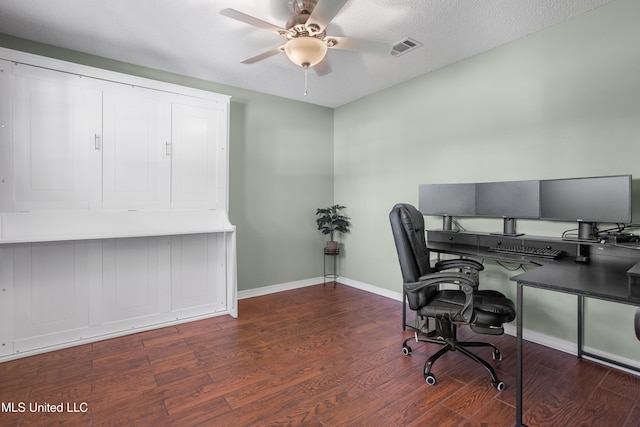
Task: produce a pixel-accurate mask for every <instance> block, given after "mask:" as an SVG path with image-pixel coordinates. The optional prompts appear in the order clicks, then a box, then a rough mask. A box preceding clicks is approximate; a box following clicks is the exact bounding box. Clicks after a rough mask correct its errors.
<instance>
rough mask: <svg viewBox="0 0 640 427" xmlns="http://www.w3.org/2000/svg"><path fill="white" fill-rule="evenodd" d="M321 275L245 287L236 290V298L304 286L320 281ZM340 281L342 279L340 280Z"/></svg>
mask: <svg viewBox="0 0 640 427" xmlns="http://www.w3.org/2000/svg"><path fill="white" fill-rule="evenodd" d="M322 280H323V278H322V277H315V278H311V279H305V280H298V281H296V282H289V283H281V284H279V285H271V286H265V287H262V288H255V289H247V290H246V291H238V299H239V300H241V299H245V298H253V297H259V296H262V295H269V294H275V293H276V292H284V291H290V290H292V289H298V288H304V287H306V286H313V285H317V284H319V283H322ZM340 283H342V281H340Z"/></svg>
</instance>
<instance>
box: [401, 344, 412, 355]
mask: <svg viewBox="0 0 640 427" xmlns="http://www.w3.org/2000/svg"><path fill="white" fill-rule="evenodd" d="M410 353H411V347H409V346H404V347H402V354H404V355H405V356H408V355H409V354H410Z"/></svg>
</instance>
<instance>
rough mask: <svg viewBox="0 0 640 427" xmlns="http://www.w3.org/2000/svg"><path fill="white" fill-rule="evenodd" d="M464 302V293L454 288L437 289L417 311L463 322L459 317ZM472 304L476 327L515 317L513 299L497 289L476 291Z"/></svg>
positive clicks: (493, 325)
mask: <svg viewBox="0 0 640 427" xmlns="http://www.w3.org/2000/svg"><path fill="white" fill-rule="evenodd" d="M464 302H465V294H464V293H462V292H460V291H456V290H442V291H438V292H437V293H436V295H435V297H434V299H433V300H432V301H431V302H430V303H429V305H427V306H425V307H422V308H421V309H420V311H419V313H420V315H422V316H427V317H436V318H437V317H440V318H449V319H451V320H452V321H454V322H464V319H462V318H461V317H460V311H461V308H462V307H463V306H464ZM473 306H474V313H475V316H476V317H475V321H474V322H473V324H474V325H475V326H477V327H478V329H482V328H483V327H487V328H488V329H492V328H496V327H501V326H502V324H503V323H507V322H511V321H512V320H513V319H515V318H516V308H515V305H514V303H513V301H511V300H510V299H509V298H507V297H505V296H504V295H503V294H502V293H500V292H498V291H489V290H486V291H477V292H476V294H475V295H474V298H473ZM474 329H475V328H474ZM478 332H481V331H480V330H479V331H478ZM485 333H486V332H485Z"/></svg>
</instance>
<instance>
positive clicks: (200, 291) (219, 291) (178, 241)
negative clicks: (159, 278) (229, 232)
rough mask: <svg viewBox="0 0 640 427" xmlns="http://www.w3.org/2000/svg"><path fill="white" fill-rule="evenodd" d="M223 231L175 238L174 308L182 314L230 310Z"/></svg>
mask: <svg viewBox="0 0 640 427" xmlns="http://www.w3.org/2000/svg"><path fill="white" fill-rule="evenodd" d="M221 236H222V235H221V233H216V234H195V235H184V236H174V237H172V238H171V286H172V291H171V295H172V297H171V310H172V312H173V313H174V314H178V315H179V316H180V317H183V318H184V317H189V316H196V315H202V314H209V313H215V312H218V311H222V310H225V309H226V281H225V278H226V276H225V264H224V263H223V262H221V260H220V257H224V252H223V248H222V247H221V246H220V242H221Z"/></svg>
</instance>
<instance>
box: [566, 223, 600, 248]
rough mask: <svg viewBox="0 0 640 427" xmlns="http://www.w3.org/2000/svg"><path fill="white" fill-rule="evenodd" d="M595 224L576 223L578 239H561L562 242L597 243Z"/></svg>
mask: <svg viewBox="0 0 640 427" xmlns="http://www.w3.org/2000/svg"><path fill="white" fill-rule="evenodd" d="M596 225H597V223H595V222H590V221H578V237H563V238H562V240H566V241H569V242H578V243H579V242H597V241H598V239H597V237H596Z"/></svg>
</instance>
